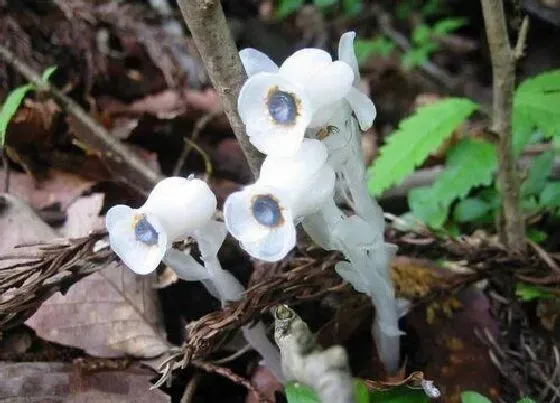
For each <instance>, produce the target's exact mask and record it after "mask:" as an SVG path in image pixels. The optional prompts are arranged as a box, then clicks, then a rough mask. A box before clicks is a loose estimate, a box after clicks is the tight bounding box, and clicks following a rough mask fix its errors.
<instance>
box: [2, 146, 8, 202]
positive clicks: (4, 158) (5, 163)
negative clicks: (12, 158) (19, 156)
mask: <svg viewBox="0 0 560 403" xmlns="http://www.w3.org/2000/svg"><path fill="white" fill-rule="evenodd" d="M0 154H1V155H2V165H3V166H4V189H3V190H2V191H3V192H4V193H9V191H10V163H9V161H8V156H7V155H6V149H5V148H0Z"/></svg>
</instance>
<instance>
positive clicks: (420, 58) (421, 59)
mask: <svg viewBox="0 0 560 403" xmlns="http://www.w3.org/2000/svg"><path fill="white" fill-rule="evenodd" d="M429 56H430V53H429V52H428V49H427V48H426V47H421V48H415V49H411V50H409V51H408V52H406V53H405V54H403V55H402V57H401V64H402V67H403V68H404V69H405V70H413V69H414V68H415V67H418V66H421V65H423V64H424V63H426V62H427V61H428V58H429Z"/></svg>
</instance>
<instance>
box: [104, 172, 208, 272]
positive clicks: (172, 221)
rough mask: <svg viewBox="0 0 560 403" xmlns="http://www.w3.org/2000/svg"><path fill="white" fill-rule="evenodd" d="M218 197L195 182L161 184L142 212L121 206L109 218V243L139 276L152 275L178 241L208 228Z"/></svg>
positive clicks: (169, 180)
mask: <svg viewBox="0 0 560 403" xmlns="http://www.w3.org/2000/svg"><path fill="white" fill-rule="evenodd" d="M216 204H217V202H216V196H215V195H214V194H213V193H212V191H211V190H210V188H209V187H208V185H207V184H206V183H205V182H203V181H201V180H199V179H194V178H189V179H187V178H182V177H170V178H166V179H163V180H162V181H160V182H159V183H158V184H157V185H156V186H155V187H154V189H153V190H152V192H151V193H150V195H149V196H148V198H147V200H146V202H145V203H144V205H142V207H140V208H138V209H132V208H130V207H129V206H126V205H123V204H120V205H116V206H114V207H112V208H111V209H110V210H109V211H108V212H107V215H106V217H105V224H106V227H107V230H108V231H109V243H110V245H111V248H112V249H113V250H114V251H115V253H116V254H117V255H118V256H119V257H120V258H121V259H122V260H123V262H124V263H125V264H126V265H127V266H128V267H129V268H130V269H131V270H133V271H135V272H136V273H138V274H148V273H150V272H152V271H153V270H155V268H156V267H157V266H158V265H159V263H160V262H161V260H162V258H163V256H164V254H165V252H166V250H167V249H168V248H170V247H171V245H172V243H173V242H174V241H176V240H179V239H183V238H186V237H188V236H190V235H191V234H192V233H193V232H194V231H196V230H197V229H199V228H201V227H203V226H205V225H206V224H207V223H208V222H209V221H210V219H211V218H212V215H213V214H214V211H215V210H216Z"/></svg>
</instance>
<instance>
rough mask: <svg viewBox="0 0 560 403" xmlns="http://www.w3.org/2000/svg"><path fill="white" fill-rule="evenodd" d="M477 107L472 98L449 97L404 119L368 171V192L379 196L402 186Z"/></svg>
mask: <svg viewBox="0 0 560 403" xmlns="http://www.w3.org/2000/svg"><path fill="white" fill-rule="evenodd" d="M476 108H477V105H476V104H475V103H474V102H472V101H471V100H470V99H465V98H449V99H445V100H443V101H439V102H436V103H434V104H432V105H428V106H424V107H422V108H419V109H418V110H417V111H416V113H415V114H414V115H412V116H411V117H409V118H407V119H404V120H402V121H401V122H400V124H399V128H398V129H397V131H396V132H395V133H393V134H392V135H390V136H389V137H388V138H387V144H386V145H385V146H383V147H381V149H380V156H379V158H378V159H377V160H376V161H375V163H374V164H373V166H371V167H370V168H369V170H368V175H369V178H370V179H369V181H368V188H369V192H370V193H371V194H372V195H379V194H381V193H382V192H383V191H384V190H386V189H388V188H389V187H390V186H391V185H393V184H395V183H400V182H401V181H402V180H403V179H404V178H405V177H406V176H407V175H409V174H410V173H412V172H413V171H414V168H415V167H416V166H418V165H420V164H422V163H423V162H424V160H425V159H426V157H427V156H428V155H429V154H430V153H431V152H433V151H435V150H437V149H438V147H439V146H440V145H441V144H442V143H443V141H444V140H445V139H446V138H447V137H449V136H450V135H451V134H452V133H453V131H454V130H455V129H456V128H457V127H458V126H459V125H460V124H461V123H463V122H464V121H465V119H467V117H469V115H470V114H471V113H473V112H474V110H475V109H476Z"/></svg>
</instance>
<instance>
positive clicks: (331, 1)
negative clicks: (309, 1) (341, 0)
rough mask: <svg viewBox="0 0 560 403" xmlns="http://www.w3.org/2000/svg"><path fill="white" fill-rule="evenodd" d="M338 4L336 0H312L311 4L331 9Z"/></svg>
mask: <svg viewBox="0 0 560 403" xmlns="http://www.w3.org/2000/svg"><path fill="white" fill-rule="evenodd" d="M337 3H338V0H313V4H315V5H316V6H317V7H320V8H327V7H332V6H334V5H335V4H337Z"/></svg>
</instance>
